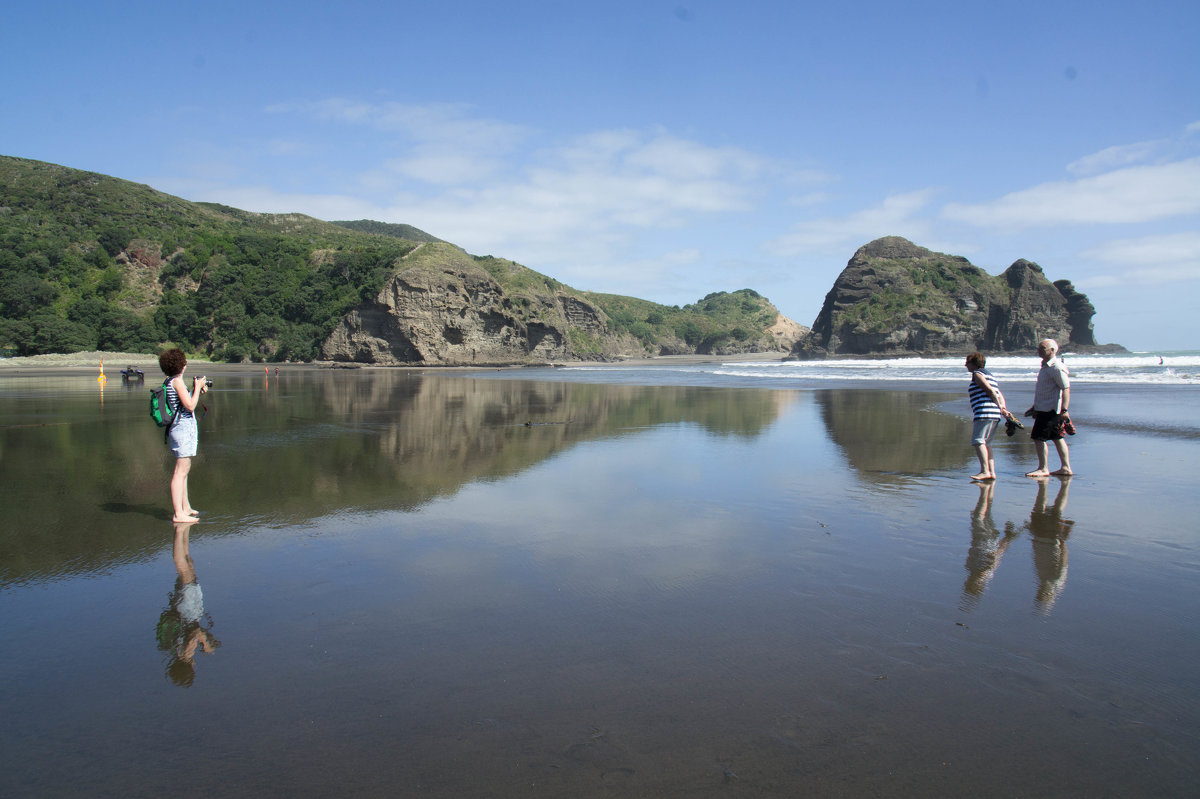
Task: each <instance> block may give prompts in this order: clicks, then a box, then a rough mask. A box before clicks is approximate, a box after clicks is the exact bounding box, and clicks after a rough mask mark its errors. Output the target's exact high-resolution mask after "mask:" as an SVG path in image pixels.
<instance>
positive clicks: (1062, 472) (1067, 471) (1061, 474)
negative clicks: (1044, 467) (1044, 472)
mask: <svg viewBox="0 0 1200 799" xmlns="http://www.w3.org/2000/svg"><path fill="white" fill-rule="evenodd" d="M1050 474H1052V475H1054V476H1055V477H1070V476H1071V475H1073V474H1075V472H1073V471H1071V470H1070V469H1058V470H1057V471H1053V472H1050Z"/></svg>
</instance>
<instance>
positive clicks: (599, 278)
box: [0, 0, 1200, 350]
mask: <svg viewBox="0 0 1200 799" xmlns="http://www.w3.org/2000/svg"><path fill="white" fill-rule="evenodd" d="M835 6H836V7H835ZM1197 31H1200V3H1196V2H1194V0H1187V1H1183V0H1179V1H1175V2H1155V0H1149V1H1148V2H1142V3H1138V4H1131V3H1126V2H1113V0H1093V1H1092V2H1087V3H1082V2H1080V3H1074V2H1072V3H1066V2H1054V1H1053V0H1044V1H1043V2H1028V3H1027V2H995V1H993V2H986V3H985V2H974V1H973V0H957V2H921V1H920V0H915V1H914V2H907V3H889V2H847V3H843V4H832V3H823V4H819V5H818V4H809V3H802V2H795V0H793V1H792V2H773V1H772V2H755V0H739V2H736V3H733V2H703V1H702V2H689V1H688V0H674V1H672V2H661V3H660V2H653V0H646V1H643V2H625V1H624V0H615V1H610V2H598V3H574V2H502V3H500V2H489V3H483V2H460V1H459V0H439V2H429V3H405V2H394V3H365V2H356V0H347V1H346V2H340V3H336V4H334V3H320V4H316V3H307V2H290V3H274V2H272V3H255V2H245V3H226V2H221V1H220V0H216V1H214V2H206V3H202V4H200V3H191V2H177V3H162V2H156V3H142V2H126V3H112V2H104V1H103V0H100V1H99V2H88V3H82V2H71V3H56V2H52V1H51V2H47V3H43V4H35V3H26V4H24V5H23V6H21V7H18V8H15V9H13V8H10V9H9V10H8V11H6V13H5V23H4V25H3V28H2V29H0V67H2V69H3V73H2V74H3V76H4V77H3V78H0V81H3V84H2V89H3V90H2V91H0V153H2V154H4V155H12V156H19V157H23V158H33V159H38V160H42V161H50V162H53V163H58V164H63V165H66V166H70V167H74V168H78V169H86V170H91V171H95V172H101V173H104V174H108V175H113V176H116V177H120V178H125V179H128V180H133V181H136V182H139V183H146V184H149V185H150V186H153V187H154V188H157V189H160V190H162V191H166V192H169V193H171V194H176V195H179V196H182V197H185V198H187V199H190V200H205V201H214V202H221V203H225V204H227V205H232V206H236V207H239V208H245V209H247V210H252V211H264V212H301V213H306V214H310V215H312V216H315V217H318V218H321V219H328V220H333V219H361V218H369V219H377V220H382V221H388V222H403V223H407V224H411V225H415V226H417V227H419V228H421V229H423V230H425V231H427V232H429V233H432V234H433V235H435V236H438V237H440V238H444V239H447V240H449V241H452V242H454V243H456V244H458V245H460V246H462V247H464V248H465V249H466V250H468V251H469V252H472V253H475V254H479V255H484V254H488V255H498V256H503V257H506V258H511V259H513V260H515V261H518V262H520V263H522V264H524V265H526V266H528V267H531V268H533V269H536V270H538V271H540V272H543V273H545V274H548V275H551V276H552V277H555V278H557V279H559V280H562V281H564V282H566V283H568V284H570V285H572V286H574V287H576V288H579V289H586V290H592V291H603V292H610V293H616V294H629V295H634V296H638V297H643V298H646V299H650V300H655V301H657V302H662V303H666V304H669V305H684V304H687V303H689V302H694V301H696V300H697V299H699V298H701V297H702V296H704V295H705V294H708V293H710V292H713V291H733V290H736V289H740V288H753V289H755V290H757V291H758V292H760V293H761V294H763V295H765V296H767V297H768V298H770V299H771V300H772V301H773V302H774V303H775V304H776V305H777V306H779V308H780V310H781V311H783V313H785V314H786V315H788V316H790V317H791V318H793V319H795V320H796V321H798V322H800V323H801V324H806V325H807V324H811V323H812V321H813V319H814V318H815V316H816V314H817V312H818V311H819V310H820V306H821V302H822V300H823V299H824V295H825V292H826V291H828V290H829V288H830V287H831V286H832V284H833V281H834V280H835V279H836V278H837V276H838V274H839V273H840V271H841V270H842V268H843V267H844V266H845V265H846V262H847V260H849V258H850V257H851V256H852V255H853V254H854V251H855V250H856V249H857V248H858V247H860V246H862V245H863V244H866V243H867V242H869V241H871V240H872V239H875V238H878V237H879V236H885V235H900V236H905V237H907V238H909V239H911V240H912V241H914V242H916V243H917V244H920V245H922V246H925V247H929V248H930V249H933V250H938V251H941V252H948V253H951V254H956V255H963V256H966V257H967V258H969V259H970V260H971V262H972V263H974V264H976V265H977V266H980V267H982V268H984V269H986V270H988V271H989V272H991V273H992V274H998V273H1000V272H1001V271H1003V270H1004V269H1005V268H1007V267H1008V266H1009V264H1011V263H1012V262H1013V261H1015V260H1017V259H1018V258H1026V259H1029V260H1031V261H1036V262H1037V263H1039V264H1041V266H1042V267H1043V269H1044V270H1045V272H1046V275H1047V276H1048V277H1049V278H1050V279H1051V280H1057V279H1060V278H1066V279H1069V280H1071V281H1073V282H1074V283H1075V285H1076V287H1077V288H1078V289H1080V290H1081V291H1084V292H1086V293H1087V294H1088V296H1089V297H1090V298H1091V300H1092V302H1093V304H1094V305H1095V306H1096V308H1097V314H1096V317H1095V325H1096V334H1097V338H1098V339H1099V340H1100V341H1102V342H1117V343H1121V344H1124V345H1125V346H1127V347H1130V348H1131V349H1150V350H1157V349H1173V348H1200V334H1198V333H1197V326H1196V324H1195V323H1194V316H1195V315H1196V313H1197V311H1198V310H1200V303H1198V300H1200V54H1198V53H1200V47H1198V46H1197Z"/></svg>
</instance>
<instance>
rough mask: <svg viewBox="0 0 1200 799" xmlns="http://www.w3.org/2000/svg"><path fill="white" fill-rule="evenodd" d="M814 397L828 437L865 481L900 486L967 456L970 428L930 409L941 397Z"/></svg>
mask: <svg viewBox="0 0 1200 799" xmlns="http://www.w3.org/2000/svg"><path fill="white" fill-rule="evenodd" d="M814 397H815V398H816V401H817V406H818V407H819V408H820V409H821V418H822V419H823V420H824V422H825V427H826V429H827V430H828V431H829V436H830V438H831V439H832V440H833V442H834V443H835V444H837V446H838V448H839V449H841V451H842V453H843V454H845V456H846V459H847V460H848V461H849V462H850V465H851V466H853V467H854V469H855V470H856V471H857V472H858V473H859V475H860V476H862V477H863V478H864V479H867V480H870V481H872V482H878V483H905V482H907V481H908V479H909V476H910V475H918V474H928V473H930V472H934V471H940V470H947V469H949V470H952V469H956V468H958V467H960V466H961V465H962V464H963V463H965V462H966V459H967V458H968V456H970V453H971V448H970V436H969V433H970V426H969V424H967V423H965V422H963V421H962V420H959V419H956V418H955V417H953V416H950V415H949V414H944V413H939V412H937V411H933V410H929V408H930V407H931V406H932V405H934V404H935V403H938V402H943V401H945V400H946V395H945V394H938V393H929V392H921V391H872V390H862V389H834V390H829V391H818V392H816V393H815V394H814Z"/></svg>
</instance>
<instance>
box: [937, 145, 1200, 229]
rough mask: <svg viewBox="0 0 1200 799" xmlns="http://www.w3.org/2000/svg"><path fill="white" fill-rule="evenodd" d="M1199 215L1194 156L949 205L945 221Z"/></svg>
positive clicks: (1000, 224)
mask: <svg viewBox="0 0 1200 799" xmlns="http://www.w3.org/2000/svg"><path fill="white" fill-rule="evenodd" d="M1197 212H1200V158H1190V159H1187V160H1184V161H1176V162H1173V163H1167V164H1157V165H1153V166H1139V167H1129V168H1126V169H1118V170H1115V171H1112V172H1108V173H1106V174H1103V175H1097V176H1095V177H1089V178H1083V179H1080V180H1075V181H1057V182H1051V183H1043V184H1041V185H1039V186H1034V187H1033V188H1030V189H1024V190H1022V191H1017V192H1013V193H1012V194H1007V195H1005V196H1003V197H1001V198H1000V199H998V200H995V201H994V202H990V203H981V204H977V205H963V204H957V203H951V204H949V205H947V206H946V207H945V208H943V209H942V216H943V217H944V218H946V219H950V220H956V221H961V222H967V223H969V224H972V225H978V226H980V227H988V228H1022V227H1034V226H1044V225H1068V224H1130V223H1135V222H1148V221H1151V220H1155V219H1164V218H1168V217H1172V216H1181V215H1185V214H1194V213H1197Z"/></svg>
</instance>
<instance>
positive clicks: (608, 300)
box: [0, 156, 780, 361]
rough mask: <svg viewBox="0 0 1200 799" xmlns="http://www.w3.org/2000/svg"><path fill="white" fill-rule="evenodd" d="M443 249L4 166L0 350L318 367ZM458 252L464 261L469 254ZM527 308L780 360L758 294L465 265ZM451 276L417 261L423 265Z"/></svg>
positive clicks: (32, 164)
mask: <svg viewBox="0 0 1200 799" xmlns="http://www.w3.org/2000/svg"><path fill="white" fill-rule="evenodd" d="M427 243H428V244H440V243H441V240H440V239H438V238H436V237H434V236H431V235H430V234H428V233H425V232H424V231H421V230H418V229H417V228H414V227H411V226H409V225H395V224H388V223H381V222H372V221H369V220H359V221H355V222H337V223H333V222H323V221H321V220H318V219H313V218H312V217H308V216H304V215H302V214H258V213H252V212H248V211H242V210H239V209H236V208H230V207H228V206H223V205H217V204H212V203H193V202H188V201H186V200H183V199H181V198H178V197H173V196H171V195H169V194H164V193H162V192H159V191H156V190H154V189H152V188H150V187H148V186H144V185H140V184H136V183H132V182H129V181H125V180H120V179H117V178H113V177H108V176H105V175H100V174H96V173H92V172H84V171H80V170H75V169H69V168H67V167H62V166H57V165H54V164H48V163H43V162H39V161H31V160H26V159H20V158H12V157H6V156H0V349H3V350H4V351H7V352H9V353H12V354H18V355H36V354H42V353H54V352H78V351H87V350H108V351H125V352H146V353H151V352H154V351H156V350H158V349H160V348H162V347H163V346H165V345H168V344H173V345H177V346H180V347H182V348H184V349H185V350H186V351H188V352H190V353H193V354H198V355H203V356H207V357H210V358H213V359H216V360H229V361H246V360H252V361H264V360H271V361H282V360H312V359H314V358H316V357H318V354H319V353H320V350H321V346H322V343H323V342H325V341H326V339H327V338H328V337H329V336H330V334H331V332H332V331H333V330H334V328H335V326H337V325H338V323H339V321H340V320H341V319H342V318H343V317H344V316H346V315H347V314H348V313H350V312H352V311H354V310H355V309H357V308H360V307H363V306H364V305H369V304H371V303H373V302H374V301H375V299H376V297H377V295H378V294H379V292H380V290H381V288H382V287H383V286H384V285H385V283H387V281H388V280H389V278H391V277H392V276H393V275H395V274H396V272H397V270H398V269H399V268H400V266H401V264H400V262H401V260H402V259H404V258H405V257H406V256H408V255H409V254H411V253H413V252H414V251H415V250H416V249H418V248H419V247H422V246H425V245H426V244H427ZM459 252H460V253H461V250H459ZM467 258H469V259H471V261H472V262H473V263H474V264H475V265H477V266H479V267H480V268H482V269H484V270H485V271H486V272H487V273H488V274H489V275H490V276H491V277H492V279H494V280H495V281H496V282H497V283H498V284H499V285H500V286H501V287H502V289H503V290H504V291H505V292H509V293H510V294H511V295H512V297H513V301H514V302H515V303H517V305H518V306H519V305H520V303H521V302H522V299H521V298H522V297H525V298H526V299H525V300H523V301H524V302H526V303H530V302H531V300H530V299H529V298H530V297H534V295H537V296H541V294H544V293H546V292H552V293H553V292H558V293H560V294H566V295H573V296H577V297H581V298H586V299H588V300H590V301H591V302H592V303H594V304H595V305H596V306H598V307H600V308H601V309H602V310H603V311H604V313H605V314H606V315H607V316H608V319H607V320H606V323H607V325H608V326H609V330H608V333H610V334H611V335H613V336H633V337H635V338H636V339H637V340H638V341H639V342H640V343H641V345H642V346H643V347H644V348H645V353H646V354H652V355H653V354H660V353H672V352H738V351H748V350H753V349H779V348H780V347H779V343H780V342H779V341H778V340H775V339H773V338H772V335H771V334H770V333H768V332H767V331H766V327H768V326H770V325H771V324H773V323H774V322H775V321H776V319H777V318H778V311H777V310H776V309H775V308H774V306H772V305H771V304H770V303H769V302H768V301H767V300H765V299H764V298H762V297H760V296H759V295H758V294H756V293H755V292H753V291H749V290H742V291H739V292H734V293H733V294H725V293H724V292H721V293H718V294H713V295H709V296H708V297H706V298H705V299H704V300H701V301H700V302H698V303H696V304H695V305H689V306H686V307H684V308H674V307H668V306H662V305H658V304H656V303H651V302H647V301H645V300H638V299H635V298H632V297H618V296H615V295H606V294H588V293H584V292H577V291H574V290H573V289H571V288H570V287H569V286H565V285H564V284H562V283H559V282H558V281H556V280H554V279H553V278H550V277H547V276H545V275H541V274H539V273H537V272H534V271H533V270H530V269H527V268H525V267H523V266H521V265H519V264H515V263H513V262H512V261H507V260H504V259H501V258H494V257H491V256H485V257H474V256H467ZM414 264H421V265H422V266H421V268H429V269H436V268H440V266H439V261H438V259H428V258H425V259H420V258H419V259H414V260H410V261H408V262H406V263H405V264H404V266H405V268H412V266H413V265H414Z"/></svg>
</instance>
